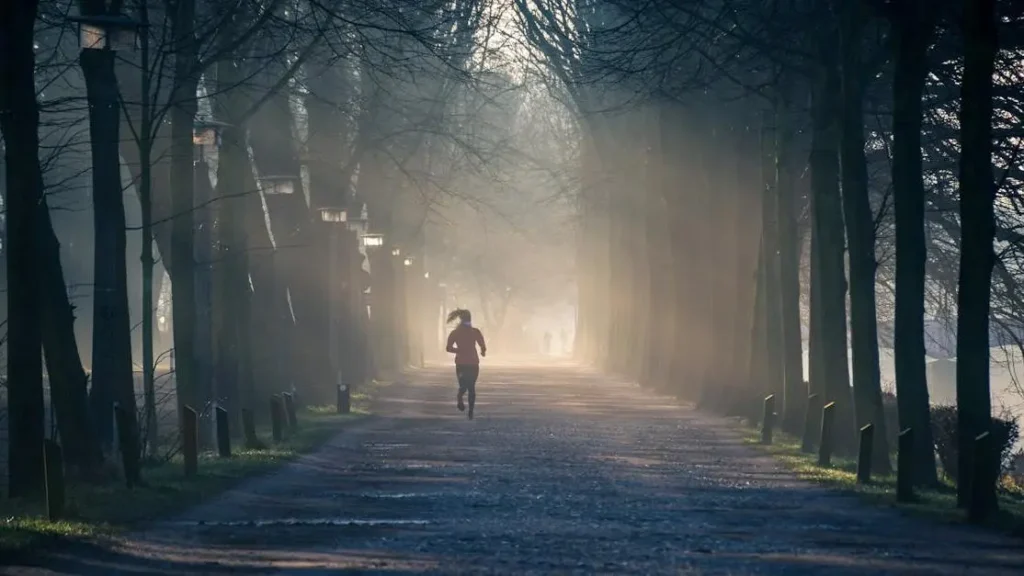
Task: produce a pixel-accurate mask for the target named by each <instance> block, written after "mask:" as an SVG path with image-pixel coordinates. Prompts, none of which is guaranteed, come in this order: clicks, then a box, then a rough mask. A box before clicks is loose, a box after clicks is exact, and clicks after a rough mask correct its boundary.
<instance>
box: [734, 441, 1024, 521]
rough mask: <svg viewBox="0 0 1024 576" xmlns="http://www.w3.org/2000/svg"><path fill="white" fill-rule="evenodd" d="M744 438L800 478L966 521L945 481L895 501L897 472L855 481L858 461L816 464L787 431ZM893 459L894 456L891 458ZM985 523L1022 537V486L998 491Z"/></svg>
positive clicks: (929, 514)
mask: <svg viewBox="0 0 1024 576" xmlns="http://www.w3.org/2000/svg"><path fill="white" fill-rule="evenodd" d="M744 431H745V435H744V441H745V442H746V443H748V444H751V445H754V446H756V447H757V448H758V449H760V450H763V451H765V452H767V453H769V454H771V455H772V456H774V457H775V459H776V460H778V461H779V462H781V463H782V464H783V465H784V466H786V467H787V468H788V469H790V470H792V471H793V472H795V473H796V474H797V476H799V477H800V478H804V479H806V480H811V481H813V482H816V483H818V484H821V485H824V486H827V487H830V488H834V489H837V490H840V491H842V492H846V493H850V494H855V495H857V496H859V497H860V498H862V499H864V500H865V501H867V502H870V503H872V504H874V505H879V506H887V507H892V508H896V509H898V510H902V511H905V512H908V513H910V514H913V515H916V516H921V517H924V518H928V519H930V520H934V521H937V522H944V523H949V524H966V523H967V519H966V517H965V515H964V512H963V511H962V510H960V509H959V508H957V506H956V488H955V487H954V486H953V485H952V484H950V483H947V482H944V483H943V484H942V485H941V486H940V487H938V488H936V489H927V490H924V489H921V488H918V489H916V490H915V500H914V501H913V502H897V501H896V475H895V474H891V475H887V476H874V477H872V480H871V483H870V484H858V483H857V462H856V461H855V460H851V459H847V458H837V457H833V458H832V466H831V467H829V468H823V467H821V466H818V456H817V453H814V454H807V453H805V452H802V451H801V450H800V440H799V439H798V438H794V437H792V436H790V435H787V434H784V433H780V432H775V437H774V439H773V444H771V445H768V446H766V445H764V444H761V434H760V431H759V430H754V429H751V428H749V427H744ZM893 461H894V462H895V457H894V458H893ZM985 526H986V527H988V528H992V529H995V530H998V531H1000V532H1003V533H1007V534H1011V535H1013V536H1017V537H1024V490H1021V489H1020V487H1016V486H1010V485H1007V486H1006V487H1005V489H1004V490H1002V491H1001V492H1000V495H999V513H998V514H996V515H995V516H993V517H992V518H990V519H989V520H988V521H987V522H986V523H985Z"/></svg>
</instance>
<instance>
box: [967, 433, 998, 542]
mask: <svg viewBox="0 0 1024 576" xmlns="http://www.w3.org/2000/svg"><path fill="white" fill-rule="evenodd" d="M973 448H974V455H973V456H974V457H973V458H971V463H972V464H973V465H972V466H971V469H970V470H966V471H961V472H960V474H961V475H962V474H964V473H967V474H971V475H972V477H971V485H970V490H971V496H970V502H969V504H968V507H967V518H968V519H969V520H970V521H971V522H983V521H984V520H985V519H987V518H988V517H989V516H991V515H992V513H993V512H995V511H996V509H998V507H999V503H998V501H997V500H996V499H995V483H996V480H997V478H996V476H997V475H998V473H999V464H998V462H993V459H994V458H995V446H993V442H992V435H991V434H990V433H988V432H982V433H981V434H979V435H978V436H976V437H975V438H974V446H973Z"/></svg>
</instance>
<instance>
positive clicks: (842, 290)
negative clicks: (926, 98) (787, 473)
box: [810, 34, 855, 451]
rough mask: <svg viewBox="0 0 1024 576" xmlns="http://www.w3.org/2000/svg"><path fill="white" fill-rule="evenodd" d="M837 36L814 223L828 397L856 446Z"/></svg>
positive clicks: (819, 126) (828, 63) (843, 445)
mask: <svg viewBox="0 0 1024 576" xmlns="http://www.w3.org/2000/svg"><path fill="white" fill-rule="evenodd" d="M836 48H837V46H835V38H834V37H833V36H832V35H828V34H826V35H825V36H824V41H823V42H822V45H821V58H822V60H821V62H820V63H819V74H818V77H817V78H816V81H815V87H814V90H813V94H812V96H811V116H812V118H811V121H812V124H813V129H812V131H813V136H812V138H813V141H812V144H811V158H810V161H811V187H812V194H813V197H814V200H813V203H812V208H813V211H812V227H813V230H814V234H815V235H816V236H817V238H818V246H817V247H818V250H817V259H818V262H817V264H818V266H819V274H818V276H817V277H816V278H815V280H817V281H819V282H820V288H819V292H818V297H819V299H818V303H819V304H820V306H821V315H820V316H819V325H818V328H819V329H820V331H821V332H820V333H821V347H822V349H821V360H822V363H823V365H822V373H821V376H822V377H823V378H824V379H825V382H824V384H823V385H822V389H823V390H824V392H825V400H826V402H835V403H836V410H837V414H836V428H835V430H836V437H835V442H836V447H837V448H838V449H841V450H846V451H849V450H852V449H853V447H854V446H855V443H854V419H853V397H852V395H851V391H850V374H849V360H848V358H849V357H848V355H847V347H846V326H847V325H846V272H845V269H844V268H845V265H844V264H845V262H844V261H845V238H844V227H843V209H842V198H841V195H840V190H839V133H838V129H839V96H840V86H839V70H838V59H837V54H836ZM815 313H816V312H815Z"/></svg>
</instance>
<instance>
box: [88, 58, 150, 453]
mask: <svg viewBox="0 0 1024 576" xmlns="http://www.w3.org/2000/svg"><path fill="white" fill-rule="evenodd" d="M80 63H81V66H82V72H83V75H84V76H85V85H86V93H87V100H88V103H89V133H90V136H91V141H92V145H91V147H90V148H91V150H92V201H93V202H92V204H93V217H94V223H95V226H94V227H95V244H94V265H93V274H94V279H93V325H92V390H91V391H90V394H89V403H90V405H91V407H92V417H93V426H94V427H95V429H96V431H97V437H98V438H99V441H100V443H101V445H103V446H111V445H112V443H113V439H114V429H113V422H114V418H113V414H114V413H113V409H112V407H113V404H114V403H115V402H116V403H118V404H120V405H121V406H123V407H124V408H126V409H127V410H128V414H129V415H130V418H131V419H132V420H133V424H134V419H135V414H136V411H135V376H134V373H133V372H134V370H133V368H132V346H131V318H130V316H129V312H128V275H127V261H126V254H125V250H126V247H127V246H126V244H127V239H126V237H125V216H124V196H123V194H122V191H121V159H120V155H119V154H118V140H119V133H118V132H119V131H118V128H119V126H120V115H121V110H120V106H119V104H118V94H117V77H116V76H115V75H114V52H113V51H110V50H94V49H83V50H82V51H81V55H80Z"/></svg>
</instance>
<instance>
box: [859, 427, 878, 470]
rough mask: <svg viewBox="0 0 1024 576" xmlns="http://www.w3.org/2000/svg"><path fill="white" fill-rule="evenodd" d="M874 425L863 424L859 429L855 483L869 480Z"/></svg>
mask: <svg viewBox="0 0 1024 576" xmlns="http://www.w3.org/2000/svg"><path fill="white" fill-rule="evenodd" d="M874 440H875V426H874V425H873V424H865V425H864V426H863V427H862V428H861V429H860V446H859V450H858V451H857V484H868V483H870V482H871V453H872V451H873V450H872V448H873V447H874Z"/></svg>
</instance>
